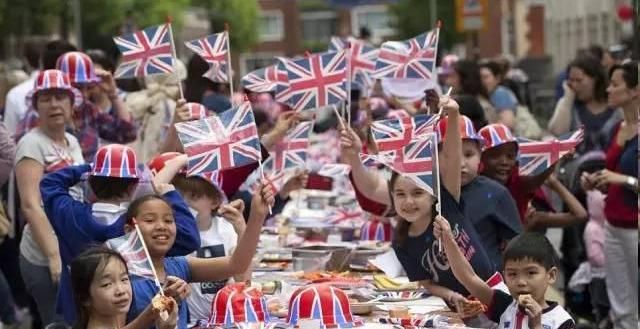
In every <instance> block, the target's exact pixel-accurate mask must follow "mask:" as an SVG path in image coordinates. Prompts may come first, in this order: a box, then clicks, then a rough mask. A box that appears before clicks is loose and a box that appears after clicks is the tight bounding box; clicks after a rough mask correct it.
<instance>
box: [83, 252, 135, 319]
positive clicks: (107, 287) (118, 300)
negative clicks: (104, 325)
mask: <svg viewBox="0 0 640 329" xmlns="http://www.w3.org/2000/svg"><path fill="white" fill-rule="evenodd" d="M101 265H102V264H101ZM89 295H90V296H91V300H90V301H89V305H88V306H89V309H90V313H92V314H100V315H101V316H103V317H114V316H121V315H126V314H127V312H129V306H130V305H131V283H130V282H129V273H127V269H126V267H125V265H124V264H123V263H122V261H121V260H120V259H117V258H115V257H110V258H109V260H108V261H107V264H106V265H105V266H104V269H103V270H102V272H100V273H98V272H96V273H95V275H94V277H93V281H91V286H90V287H89Z"/></svg>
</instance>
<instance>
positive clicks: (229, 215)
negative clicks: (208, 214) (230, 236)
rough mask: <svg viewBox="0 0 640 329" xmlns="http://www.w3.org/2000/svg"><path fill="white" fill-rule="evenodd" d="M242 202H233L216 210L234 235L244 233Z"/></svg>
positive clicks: (237, 200) (238, 200)
mask: <svg viewBox="0 0 640 329" xmlns="http://www.w3.org/2000/svg"><path fill="white" fill-rule="evenodd" d="M243 211H244V201H242V200H240V199H236V200H233V201H231V202H229V203H228V204H225V205H221V206H220V208H219V209H218V213H219V214H220V216H222V217H224V219H226V220H227V221H228V222H229V223H231V225H232V226H233V229H234V230H235V231H236V233H238V234H240V233H242V232H244V229H245V228H246V222H245V220H244V215H243Z"/></svg>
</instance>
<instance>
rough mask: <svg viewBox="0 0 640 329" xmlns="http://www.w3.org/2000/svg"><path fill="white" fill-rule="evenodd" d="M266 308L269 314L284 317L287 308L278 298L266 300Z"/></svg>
mask: <svg viewBox="0 0 640 329" xmlns="http://www.w3.org/2000/svg"><path fill="white" fill-rule="evenodd" d="M267 310H268V311H269V314H271V315H273V316H275V317H278V318H284V317H286V316H287V308H286V307H285V306H284V305H282V303H281V302H280V299H279V298H277V297H276V298H272V299H269V300H268V301H267Z"/></svg>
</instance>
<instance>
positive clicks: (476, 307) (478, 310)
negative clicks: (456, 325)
mask: <svg viewBox="0 0 640 329" xmlns="http://www.w3.org/2000/svg"><path fill="white" fill-rule="evenodd" d="M456 307H457V309H458V313H459V314H460V316H461V317H462V318H463V319H467V318H472V317H474V316H476V315H480V314H482V313H484V312H486V311H487V307H486V306H485V305H484V304H482V302H480V301H479V300H476V299H467V300H465V301H462V302H460V303H458V305H456Z"/></svg>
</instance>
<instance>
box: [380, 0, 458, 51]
mask: <svg viewBox="0 0 640 329" xmlns="http://www.w3.org/2000/svg"><path fill="white" fill-rule="evenodd" d="M431 1H434V0H400V1H398V2H397V3H395V4H393V5H391V8H390V11H391V13H392V15H394V16H395V24H396V26H395V28H396V30H397V31H398V37H400V38H402V39H408V38H412V37H414V36H416V35H419V34H421V33H423V32H426V31H428V30H431V29H432V28H433V27H434V26H433V25H431V24H430V22H429V19H430V17H431V15H430V13H429V11H430V2H431ZM436 17H437V18H438V19H439V20H440V21H441V22H442V26H441V29H440V40H439V43H438V49H442V50H444V49H450V48H451V47H452V46H453V44H454V43H457V42H460V41H461V40H462V36H461V35H460V34H459V33H458V32H456V24H455V23H456V22H455V2H454V1H437V14H436Z"/></svg>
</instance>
